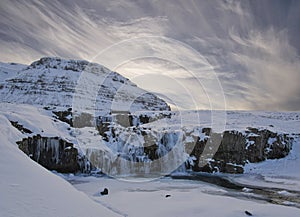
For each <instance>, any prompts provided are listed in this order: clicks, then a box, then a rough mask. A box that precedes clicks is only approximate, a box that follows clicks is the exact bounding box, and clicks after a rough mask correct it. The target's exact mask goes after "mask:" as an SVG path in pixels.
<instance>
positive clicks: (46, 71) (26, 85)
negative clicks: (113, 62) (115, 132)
mask: <svg viewBox="0 0 300 217" xmlns="http://www.w3.org/2000/svg"><path fill="white" fill-rule="evenodd" d="M4 68H5V63H3V64H2V68H1V67H0V71H1V70H3V69H4ZM1 74H3V73H0V75H1ZM82 78H84V80H83V79H82ZM0 81H2V82H1V84H0V99H1V101H2V102H10V103H21V104H31V105H40V106H56V107H68V108H70V107H72V106H73V103H74V102H73V100H74V95H75V94H76V97H77V99H78V98H80V101H79V102H80V103H81V104H82V105H80V106H82V109H83V110H85V111H86V110H90V111H91V109H93V108H94V107H95V103H96V108H97V110H98V111H105V112H109V111H110V110H111V109H112V106H113V107H114V108H113V109H114V110H115V109H116V108H117V109H120V110H124V109H127V110H129V111H130V112H133V111H140V110H148V111H149V110H150V111H159V110H170V108H169V106H168V104H167V103H166V102H165V101H163V100H162V99H160V98H158V97H157V96H156V95H154V94H152V93H149V92H147V91H145V90H143V89H141V88H139V87H137V86H136V85H135V84H134V83H132V82H131V81H130V80H129V79H127V78H125V77H123V76H122V75H120V74H118V73H117V72H113V71H111V70H109V69H107V68H106V67H104V66H102V65H100V64H97V63H90V62H88V61H85V60H72V59H69V60H67V59H61V58H58V57H43V58H41V59H40V60H37V61H35V62H33V63H31V64H30V65H29V66H28V67H25V68H22V70H20V71H18V72H17V73H14V75H13V76H10V77H8V78H3V79H0ZM80 82H83V83H80ZM78 87H80V88H81V89H80V90H79V91H78ZM95 90H96V91H95ZM97 90H98V91H97ZM95 100H96V101H95Z"/></svg>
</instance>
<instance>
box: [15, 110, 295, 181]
mask: <svg viewBox="0 0 300 217" xmlns="http://www.w3.org/2000/svg"><path fill="white" fill-rule="evenodd" d="M171 116H172V112H159V113H156V114H155V115H153V114H151V115H149V116H147V114H143V115H134V114H120V113H118V114H112V115H108V116H103V117H98V118H97V122H96V123H97V125H96V127H97V131H98V132H99V135H98V137H97V138H98V139H99V142H100V140H101V142H102V143H104V144H105V146H106V148H107V149H108V151H107V149H103V148H89V147H88V148H84V147H81V148H83V150H84V152H80V150H78V145H77V146H75V145H74V144H72V143H70V142H67V141H66V140H64V139H62V138H58V137H43V136H40V135H36V136H31V137H28V138H25V139H23V140H22V141H19V142H18V144H19V148H20V149H21V150H22V151H23V152H25V153H26V154H27V155H28V156H30V157H31V158H32V159H33V160H35V161H37V162H38V163H40V164H41V165H43V166H45V167H46V168H48V169H50V170H56V171H58V172H63V173H64V172H72V173H75V172H85V173H89V172H90V171H91V169H92V168H95V167H98V168H99V169H102V170H103V172H107V173H109V174H110V175H118V174H120V175H126V174H131V175H133V174H151V173H157V172H161V170H162V171H164V170H165V169H166V170H170V171H171V172H172V171H175V170H178V169H180V170H181V171H188V170H190V171H196V172H200V171H202V172H209V173H212V172H224V173H243V166H244V165H245V164H247V163H256V162H261V161H264V160H267V159H278V158H283V157H285V156H286V155H288V154H289V152H290V150H291V148H292V143H293V137H291V136H290V135H288V134H285V133H275V132H272V131H270V130H268V129H258V128H247V129H246V130H244V131H238V130H228V131H224V132H223V133H215V132H213V130H212V129H211V128H201V127H195V128H193V129H189V130H187V129H185V128H183V129H181V130H171V129H166V130H164V131H158V130H156V129H151V128H149V127H147V123H150V122H154V123H155V121H156V120H158V119H161V118H167V119H170V118H171ZM15 127H18V126H17V125H16V124H15ZM18 129H19V130H21V131H22V130H23V128H20V126H19V128H18ZM178 147H180V148H178ZM172 151H174V153H172V154H171V155H170V154H169V153H171V152H172ZM163 158H165V159H164V160H163V161H160V160H161V159H163ZM156 163H157V165H155V164H156ZM164 163H165V164H170V165H162V164H164ZM154 165H155V166H154Z"/></svg>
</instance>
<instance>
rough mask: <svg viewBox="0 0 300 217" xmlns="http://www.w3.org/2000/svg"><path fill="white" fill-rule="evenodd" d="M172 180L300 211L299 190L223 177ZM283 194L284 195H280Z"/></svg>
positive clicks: (201, 175)
mask: <svg viewBox="0 0 300 217" xmlns="http://www.w3.org/2000/svg"><path fill="white" fill-rule="evenodd" d="M170 177H171V178H172V179H183V180H193V181H200V182H206V183H209V184H212V185H216V186H220V187H222V188H224V189H226V190H227V193H222V195H227V196H231V197H236V198H242V199H249V200H258V201H262V202H268V203H272V204H280V205H285V206H293V207H296V208H299V209H300V190H299V191H295V190H286V189H283V188H275V187H272V186H270V187H265V186H257V185H248V184H241V183H237V182H235V181H233V180H232V179H230V178H228V177H227V176H224V175H218V174H217V175H216V174H206V173H190V174H186V175H182V174H180V175H177V174H176V175H171V176H170ZM280 192H284V193H280Z"/></svg>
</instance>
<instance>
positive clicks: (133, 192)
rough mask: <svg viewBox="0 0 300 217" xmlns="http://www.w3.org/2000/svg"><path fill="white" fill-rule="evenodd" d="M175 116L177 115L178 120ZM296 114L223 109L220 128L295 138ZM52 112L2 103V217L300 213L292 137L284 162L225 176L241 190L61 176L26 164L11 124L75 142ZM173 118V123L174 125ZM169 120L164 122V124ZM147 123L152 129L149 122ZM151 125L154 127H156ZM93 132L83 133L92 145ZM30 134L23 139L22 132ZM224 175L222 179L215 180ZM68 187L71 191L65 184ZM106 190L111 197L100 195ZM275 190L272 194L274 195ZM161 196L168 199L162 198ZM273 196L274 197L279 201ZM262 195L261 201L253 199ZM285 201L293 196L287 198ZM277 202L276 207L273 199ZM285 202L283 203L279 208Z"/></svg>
mask: <svg viewBox="0 0 300 217" xmlns="http://www.w3.org/2000/svg"><path fill="white" fill-rule="evenodd" d="M191 113H192V112H185V113H184V112H182V113H178V114H177V115H175V117H174V119H170V120H164V121H161V122H163V123H164V124H168V125H169V126H172V124H171V123H172V122H173V125H175V124H176V123H177V122H178V120H184V123H191V124H192V123H193V121H194V120H190V117H191V116H190V114H191ZM199 114H200V120H202V123H201V125H202V124H203V126H205V125H206V124H207V123H209V120H210V118H209V115H208V114H209V112H208V111H201V112H199ZM180 115H181V116H180ZM299 117H300V114H299V112H282V113H276V112H227V113H226V123H227V124H226V128H227V129H239V130H243V129H245V127H246V126H256V127H267V128H269V129H270V130H272V129H273V131H278V132H287V133H299V129H300V126H299V125H300V123H299ZM53 119H54V118H53V117H52V114H51V112H50V111H47V110H44V109H42V108H41V107H40V108H39V107H35V106H30V105H20V104H11V103H1V104H0V126H1V131H0V150H1V153H2V154H1V158H0V174H1V179H0V183H1V185H0V195H1V196H0V199H1V203H0V216H13V217H14V216H45V217H47V216H155V215H156V216H164V217H167V216H222V217H223V216H231V217H235V216H246V214H245V211H248V212H250V213H252V214H253V216H299V215H300V209H299V208H297V207H299V203H298V204H296V203H297V198H295V197H294V195H296V196H299V194H300V193H299V190H298V189H299V187H300V174H299V169H298V168H299V167H300V160H299V155H300V141H299V139H298V140H295V143H294V146H293V149H292V151H291V153H290V154H289V155H288V156H287V157H286V158H284V159H280V160H267V161H266V162H263V163H259V164H249V165H247V167H246V173H245V174H243V175H230V176H229V175H225V176H224V177H225V178H226V179H229V180H231V181H232V182H234V183H238V184H241V185H245V186H247V187H245V188H243V190H242V191H235V190H233V189H230V188H223V187H220V186H216V185H212V184H209V183H205V182H202V181H195V180H194V181H192V180H187V179H186V180H174V179H171V178H162V179H157V180H152V181H150V182H149V181H147V182H146V180H141V179H135V178H134V177H132V179H130V178H127V181H126V182H125V181H121V180H117V179H110V178H107V177H82V176H74V175H72V174H71V175H64V176H62V175H59V176H56V175H55V174H53V173H51V172H49V171H47V170H46V169H44V168H42V167H41V166H40V165H38V164H37V163H35V162H34V161H32V160H30V159H29V158H28V157H27V156H26V155H25V154H23V153H22V152H21V151H20V150H19V149H18V148H17V145H16V143H15V142H16V141H19V140H20V139H22V138H23V137H25V136H26V135H25V134H21V133H20V132H19V131H18V130H17V129H15V128H14V127H13V126H12V125H11V124H10V122H9V121H18V122H19V123H20V124H22V125H23V126H24V127H26V128H28V129H31V130H33V131H34V134H37V133H39V134H41V135H45V136H60V137H62V138H64V139H66V140H68V141H72V142H76V138H75V137H74V136H73V133H74V132H75V131H74V130H72V129H71V130H68V125H67V124H66V123H63V122H60V121H54V120H53ZM176 119H177V120H176ZM168 121H170V122H169V123H168ZM152 125H153V126H155V124H153V123H152ZM156 127H157V128H159V127H160V125H159V124H158V122H156ZM91 130H92V128H83V129H82V131H81V133H82V135H85V134H87V135H86V138H87V139H89V141H91V142H92V141H93V137H91V136H92V135H93V134H92V133H89V132H92V131H91ZM27 136H28V135H27ZM221 176H222V175H221ZM64 179H66V180H67V181H69V182H71V183H72V184H73V186H72V185H71V184H70V183H68V182H67V181H66V180H64ZM104 188H108V189H109V194H108V195H106V196H100V194H99V192H100V191H101V190H103V189H104ZM258 188H266V189H267V188H270V189H272V190H273V191H275V193H276V195H275V196H276V198H277V197H280V196H281V198H279V199H281V201H280V202H281V204H283V205H277V204H274V203H276V201H273V204H272V203H269V202H267V197H268V195H261V194H257V193H256V192H255V189H258ZM275 193H274V194H275ZM166 195H171V196H170V197H166ZM278 195H279V196H278ZM260 197H263V199H259V198H260ZM285 198H291V199H292V201H289V200H288V199H286V200H284V199H285ZM278 203H279V202H278ZM284 205H285V206H284Z"/></svg>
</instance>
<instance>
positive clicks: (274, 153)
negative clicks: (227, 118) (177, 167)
mask: <svg viewBox="0 0 300 217" xmlns="http://www.w3.org/2000/svg"><path fill="white" fill-rule="evenodd" d="M207 141H208V139H206V140H205V141H202V142H197V143H196V145H195V148H194V150H193V152H192V153H191V154H192V155H194V156H195V157H196V163H195V166H191V168H192V170H194V171H205V172H224V173H243V166H244V165H245V164H246V163H257V162H261V161H264V160H266V159H278V158H283V157H285V156H287V155H288V154H289V152H290V150H291V148H292V142H293V139H292V138H291V137H289V136H288V135H286V134H278V133H274V132H271V131H269V130H267V129H256V128H248V129H247V130H246V131H245V132H239V131H235V130H232V131H225V132H224V133H223V136H222V140H221V144H220V146H219V147H218V150H217V152H216V153H215V154H214V156H213V158H212V159H210V160H208V162H207V164H206V165H205V166H203V167H198V166H197V165H198V161H199V160H198V159H200V156H201V155H202V153H203V149H204V146H205V145H209V144H207Z"/></svg>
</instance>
